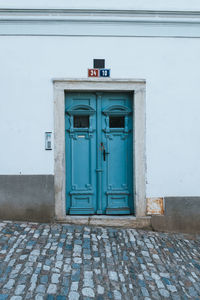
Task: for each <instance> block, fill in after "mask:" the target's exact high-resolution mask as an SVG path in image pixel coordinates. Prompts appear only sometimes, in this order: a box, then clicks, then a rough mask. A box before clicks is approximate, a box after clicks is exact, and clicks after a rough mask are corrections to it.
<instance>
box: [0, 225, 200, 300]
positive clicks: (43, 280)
mask: <svg viewBox="0 0 200 300" xmlns="http://www.w3.org/2000/svg"><path fill="white" fill-rule="evenodd" d="M199 246H200V236H198V237H196V238H194V237H192V236H186V235H182V234H165V233H156V232H148V231H142V230H134V229H114V228H97V227H88V226H72V225H66V224H64V225H61V224H56V225H55V224H53V225H50V224H37V223H14V222H1V223H0V260H1V264H0V300H2V299H12V300H20V299H37V300H39V299H48V300H53V299H56V300H63V299H69V300H89V299H97V300H103V299H115V300H120V299H121V300H125V299H127V300H128V299H135V300H136V299H146V300H147V299H174V300H175V299H176V300H178V299H200V252H199V249H200V248H199Z"/></svg>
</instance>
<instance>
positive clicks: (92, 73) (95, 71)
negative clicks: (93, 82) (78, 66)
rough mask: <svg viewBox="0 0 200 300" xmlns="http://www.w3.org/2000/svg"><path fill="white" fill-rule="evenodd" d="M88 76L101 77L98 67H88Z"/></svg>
mask: <svg viewBox="0 0 200 300" xmlns="http://www.w3.org/2000/svg"><path fill="white" fill-rule="evenodd" d="M88 77H99V70H98V69H88Z"/></svg>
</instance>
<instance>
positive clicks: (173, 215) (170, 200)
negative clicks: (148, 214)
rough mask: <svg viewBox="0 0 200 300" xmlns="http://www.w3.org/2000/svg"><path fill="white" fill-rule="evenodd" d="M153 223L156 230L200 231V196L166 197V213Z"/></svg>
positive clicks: (152, 221)
mask: <svg viewBox="0 0 200 300" xmlns="http://www.w3.org/2000/svg"><path fill="white" fill-rule="evenodd" d="M151 224H152V228H153V229H154V230H155V231H168V232H184V233H200V197H166V198H165V214H164V215H163V216H152V218H151Z"/></svg>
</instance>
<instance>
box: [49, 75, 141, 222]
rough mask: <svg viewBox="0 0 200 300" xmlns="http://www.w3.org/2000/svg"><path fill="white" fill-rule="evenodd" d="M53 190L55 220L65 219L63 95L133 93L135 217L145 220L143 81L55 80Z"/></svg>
mask: <svg viewBox="0 0 200 300" xmlns="http://www.w3.org/2000/svg"><path fill="white" fill-rule="evenodd" d="M53 86H54V190H55V218H56V220H58V221H64V220H65V219H67V215H66V195H65V178H66V170H65V93H67V91H69V92H72V91H74V92H83V91H87V92H92V91H102V92H107V91H112V92H132V95H133V149H134V151H133V162H134V166H133V172H134V174H133V180H134V182H133V187H134V207H135V217H145V216H146V150H145V141H146V138H145V135H146V116H145V106H146V105H145V102H146V81H145V80H142V79H135V80H134V79H125V80H124V79H99V78H95V79H94V78H92V79H54V80H53Z"/></svg>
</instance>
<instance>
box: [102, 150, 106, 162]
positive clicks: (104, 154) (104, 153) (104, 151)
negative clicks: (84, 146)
mask: <svg viewBox="0 0 200 300" xmlns="http://www.w3.org/2000/svg"><path fill="white" fill-rule="evenodd" d="M103 160H104V161H106V150H105V149H103Z"/></svg>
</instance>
